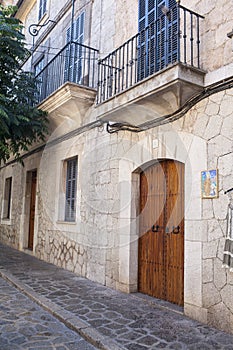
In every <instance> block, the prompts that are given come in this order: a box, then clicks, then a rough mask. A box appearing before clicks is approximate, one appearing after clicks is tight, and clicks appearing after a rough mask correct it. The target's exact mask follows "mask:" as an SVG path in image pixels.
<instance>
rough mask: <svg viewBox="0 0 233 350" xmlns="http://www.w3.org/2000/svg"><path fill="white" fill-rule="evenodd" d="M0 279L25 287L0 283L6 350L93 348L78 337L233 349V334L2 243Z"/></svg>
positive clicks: (138, 345) (127, 344)
mask: <svg viewBox="0 0 233 350" xmlns="http://www.w3.org/2000/svg"><path fill="white" fill-rule="evenodd" d="M0 275H1V276H2V277H3V278H4V279H5V280H8V281H10V282H11V283H12V284H14V285H15V286H17V288H18V289H19V290H20V292H19V291H17V290H15V289H14V288H13V287H12V286H9V285H8V284H7V283H6V281H3V280H1V282H0V283H1V284H0V290H1V292H0V299H1V304H0V305H1V308H0V316H1V318H0V319H1V321H0V327H1V328H0V330H1V335H0V348H1V350H7V349H9V350H15V349H30V350H32V349H33V350H39V349H46V350H49V349H57V350H65V349H79V350H85V349H94V347H93V346H91V345H88V344H87V343H86V341H84V340H82V339H81V338H80V336H79V335H78V333H79V334H80V335H81V336H83V337H85V338H86V339H87V340H89V341H90V342H92V344H94V345H95V346H96V347H97V348H99V349H105V350H119V349H127V350H147V349H150V350H156V349H174V350H175V349H177V350H178V349H189V350H195V349H196V350H205V349H214V350H221V349H223V350H233V335H230V334H226V333H224V332H221V331H219V330H217V329H214V328H211V327H208V326H207V325H204V324H201V323H199V322H197V321H194V320H191V319H189V318H188V317H186V316H184V315H183V314H182V309H180V308H176V307H174V306H173V309H171V305H170V304H166V303H162V302H159V301H156V300H153V299H152V298H145V297H143V296H142V295H139V294H124V293H121V292H117V291H115V290H112V289H110V288H107V287H104V286H102V285H99V284H96V283H94V282H91V281H89V280H86V279H84V278H81V277H78V276H77V275H75V274H73V273H71V272H68V271H66V270H63V269H60V268H58V267H56V266H54V265H51V264H48V263H45V262H43V261H40V260H38V259H36V258H34V257H32V256H30V255H28V254H24V253H22V252H19V251H16V250H13V249H11V248H9V247H6V246H3V245H0ZM22 293H23V294H22ZM28 297H30V299H32V300H34V301H36V302H37V304H39V306H42V307H43V308H44V309H46V310H47V311H49V312H50V314H49V313H48V312H45V311H44V309H42V308H41V307H39V306H38V305H36V304H35V303H34V302H32V301H31V300H29V299H28ZM52 315H53V316H52ZM54 316H55V317H57V318H58V319H59V320H61V321H63V323H64V324H65V325H66V326H68V327H70V328H72V329H73V330H75V331H76V332H73V331H71V330H68V328H66V327H65V325H62V324H61V323H60V322H58V321H57V320H56V319H55V318H54Z"/></svg>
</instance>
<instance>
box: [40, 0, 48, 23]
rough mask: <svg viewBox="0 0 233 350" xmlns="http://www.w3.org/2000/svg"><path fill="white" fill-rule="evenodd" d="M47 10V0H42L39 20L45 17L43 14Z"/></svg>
mask: <svg viewBox="0 0 233 350" xmlns="http://www.w3.org/2000/svg"><path fill="white" fill-rule="evenodd" d="M46 11H47V0H40V3H39V16H38V19H39V20H40V19H41V18H42V17H43V15H44V14H45V13H46Z"/></svg>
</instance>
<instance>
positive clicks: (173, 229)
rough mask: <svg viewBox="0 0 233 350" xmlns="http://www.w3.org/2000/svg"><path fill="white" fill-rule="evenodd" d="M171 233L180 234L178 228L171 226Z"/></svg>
mask: <svg viewBox="0 0 233 350" xmlns="http://www.w3.org/2000/svg"><path fill="white" fill-rule="evenodd" d="M172 233H174V234H175V235H177V234H178V233H180V226H172Z"/></svg>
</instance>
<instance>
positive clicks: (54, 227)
mask: <svg viewBox="0 0 233 350" xmlns="http://www.w3.org/2000/svg"><path fill="white" fill-rule="evenodd" d="M152 3H153V4H152ZM44 4H45V5H44ZM151 4H152V5H151ZM43 6H44V7H43ZM151 13H153V16H155V17H153V21H152V20H150V16H151ZM199 15H200V16H199ZM16 16H18V17H19V18H20V19H21V20H22V22H23V24H24V25H25V35H26V39H27V42H28V44H29V46H31V48H32V55H31V57H30V58H29V59H28V61H27V62H26V63H25V69H34V70H35V71H36V73H37V74H38V77H39V79H40V80H39V81H40V82H41V85H40V86H39V93H40V94H41V96H42V97H41V98H40V100H39V107H40V108H42V109H45V110H47V111H48V113H49V119H50V133H49V136H48V139H47V142H46V144H41V145H34V146H33V147H32V149H31V150H30V152H28V153H25V154H24V155H23V161H24V166H22V165H21V164H18V163H16V162H14V160H13V159H12V160H10V161H9V162H8V163H7V164H5V165H3V166H2V167H1V177H0V202H1V203H2V212H1V226H0V240H1V242H3V243H5V244H9V245H11V246H12V247H15V248H16V249H20V250H23V251H25V252H28V253H30V254H34V255H35V256H36V257H38V258H40V259H43V260H46V261H48V262H51V263H53V264H56V265H58V266H61V267H64V268H66V269H68V270H71V271H74V272H75V273H77V274H79V275H81V276H83V277H86V278H88V279H91V280H93V281H97V282H99V283H102V284H104V285H107V286H109V287H111V288H115V289H119V290H122V291H124V292H137V291H140V292H143V293H146V294H149V295H152V296H155V297H159V298H161V299H165V300H168V301H172V302H175V303H177V304H179V305H183V306H184V313H185V314H186V315H188V316H190V317H192V318H195V319H197V320H200V321H202V322H205V323H208V324H211V325H213V326H216V327H217V328H220V329H223V330H225V331H228V332H233V297H232V296H233V272H232V271H231V270H230V269H228V268H225V267H224V268H223V267H222V265H223V254H224V246H225V241H226V232H227V222H228V220H227V210H228V205H229V203H230V201H231V200H232V198H231V195H232V194H233V192H228V193H225V192H226V191H228V190H229V189H231V188H232V187H233V85H232V83H233V75H232V71H233V70H232V69H233V64H232V59H233V53H232V40H231V31H232V28H233V19H232V18H233V9H232V7H231V6H229V2H228V1H226V0H220V1H218V2H217V1H216V0H212V1H205V2H203V1H197V0H192V1H186V0H183V1H181V3H177V2H176V1H172V0H171V1H152V2H151V1H138V0H128V1H125V0H118V1H116V0H75V1H67V2H62V1H55V0H47V1H39V0H38V1H36V0H24V1H19V2H18V11H17V13H16ZM38 16H39V17H38ZM72 18H73V23H74V26H73V28H72V25H71V23H72ZM143 21H144V22H143ZM154 21H155V23H156V24H155V25H154V24H153V23H154ZM140 23H141V24H140ZM35 24H39V26H33V25H35ZM140 25H142V27H140ZM147 25H148V26H149V27H147ZM29 28H30V31H29ZM33 28H35V29H36V31H37V32H36V35H35V36H33V35H31V34H32V29H33ZM69 28H70V29H69ZM80 28H81V29H80ZM139 29H140V30H142V31H141V32H140V33H139V34H137V33H138V32H139ZM72 31H73V35H72ZM34 34H35V32H34ZM131 38H132V39H131ZM156 43H157V44H156ZM156 45H157V46H156ZM80 48H81V50H80ZM153 50H154V51H153ZM152 51H153V52H154V54H152V53H151V52H152ZM135 52H136V53H135ZM70 57H71V58H70ZM155 57H156V58H155ZM171 57H172V58H171ZM69 69H70V70H69ZM59 77H60V78H61V79H60V78H59ZM44 89H45V90H44ZM43 94H44V95H43ZM181 168H182V169H183V170H182V171H183V173H182V171H181V172H180V170H179V169H181ZM166 169H169V170H166ZM172 169H173V170H172ZM215 171H216V174H217V175H218V178H214V175H213V177H211V178H210V179H209V178H208V176H212V175H211V174H215ZM72 174H73V175H72ZM161 174H162V175H161ZM174 174H176V175H174ZM177 174H178V175H177ZM201 174H202V176H201ZM176 176H177V179H178V180H175V178H176ZM145 178H146V180H144V179H145ZM160 178H161V181H160V180H158V179H160ZM208 179H209V181H210V186H211V187H210V189H209V190H208V188H207V187H205V186H208V185H205V183H204V182H205V181H206V183H207V181H208ZM144 181H146V182H145V183H146V185H145V186H144V185H143V184H144ZM159 181H160V182H159ZM69 186H70V187H69ZM163 186H165V187H166V188H165V189H163V188H162V187H163ZM175 187H177V191H176V192H175V190H174V192H173V188H175ZM211 191H212V192H211ZM207 192H208V193H207ZM151 198H152V199H151ZM172 198H175V200H173V199H172ZM158 203H159V204H158ZM169 208H170V209H169ZM180 252H181V253H180ZM150 254H152V258H151V257H149V255H150ZM156 257H159V258H158V259H160V258H161V260H158V259H157V258H156ZM150 259H152V260H153V259H154V260H153V261H152V262H151V261H150ZM161 265H162V267H161ZM172 265H174V266H172ZM178 270H179V271H180V272H177V271H178ZM172 276H175V277H172ZM174 278H175V279H177V281H178V282H177V281H174ZM179 279H181V280H179ZM159 286H161V288H162V289H163V290H160V289H159ZM176 289H177V290H178V292H174V290H176ZM154 290H156V292H154ZM176 293H178V294H177V295H178V296H177V297H176ZM169 295H170V296H169Z"/></svg>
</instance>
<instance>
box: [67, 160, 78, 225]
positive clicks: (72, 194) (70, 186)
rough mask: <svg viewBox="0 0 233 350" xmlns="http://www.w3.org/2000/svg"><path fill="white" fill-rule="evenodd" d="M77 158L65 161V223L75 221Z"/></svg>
mask: <svg viewBox="0 0 233 350" xmlns="http://www.w3.org/2000/svg"><path fill="white" fill-rule="evenodd" d="M76 189H77V157H75V158H72V159H70V160H68V161H67V172H66V205H65V221H70V222H72V221H75V219H76Z"/></svg>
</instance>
